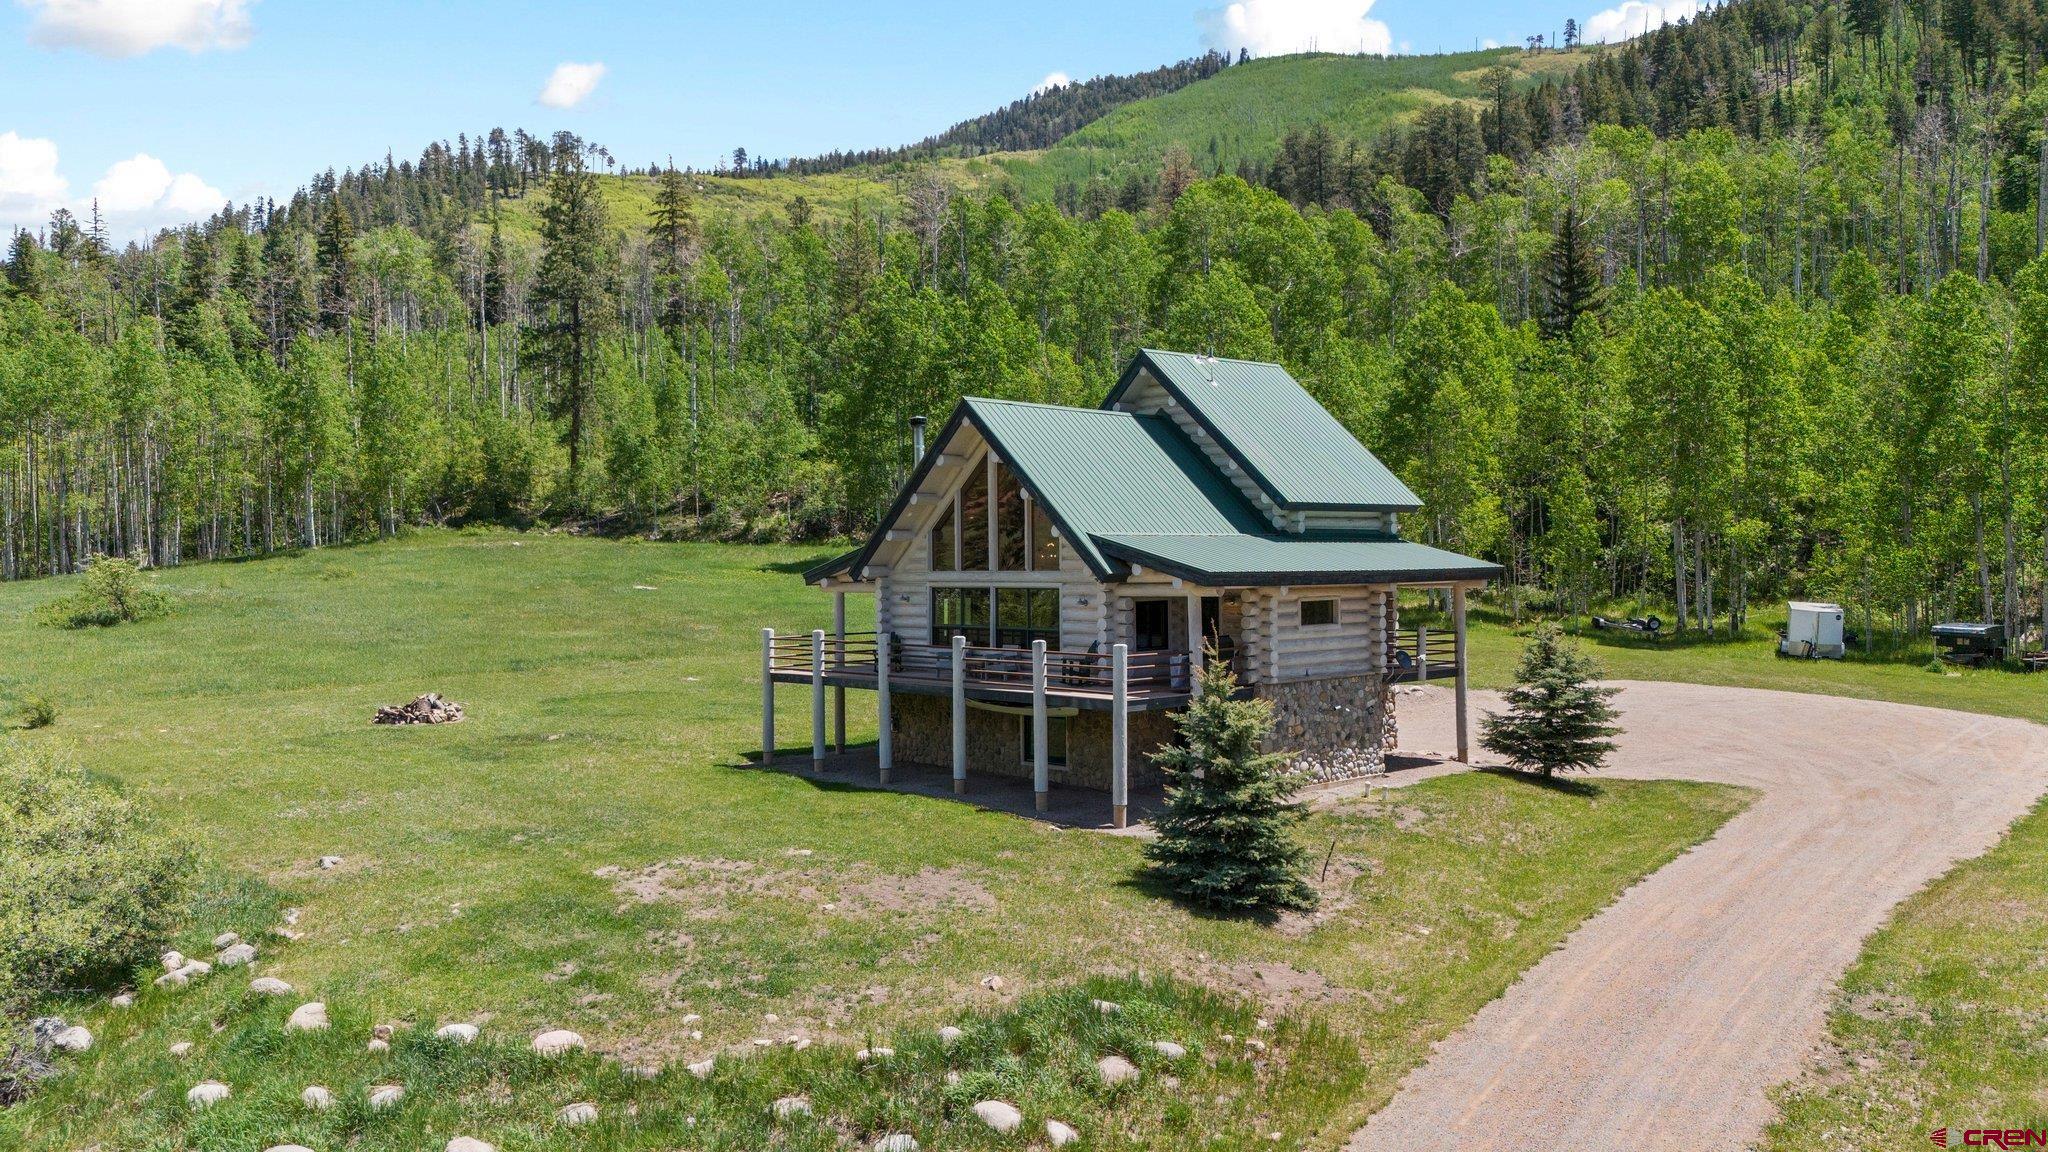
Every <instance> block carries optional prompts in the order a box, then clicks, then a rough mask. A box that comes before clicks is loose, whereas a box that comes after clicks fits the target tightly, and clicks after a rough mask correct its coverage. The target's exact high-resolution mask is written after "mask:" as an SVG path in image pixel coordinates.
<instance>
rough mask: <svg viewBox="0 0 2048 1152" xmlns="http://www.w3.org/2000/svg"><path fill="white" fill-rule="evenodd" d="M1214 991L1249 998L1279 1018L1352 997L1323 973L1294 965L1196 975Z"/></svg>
mask: <svg viewBox="0 0 2048 1152" xmlns="http://www.w3.org/2000/svg"><path fill="white" fill-rule="evenodd" d="M1197 975H1198V978H1199V979H1200V980H1201V981H1202V983H1203V984H1204V985H1205V986H1207V987H1209V988H1214V989H1219V990H1222V991H1227V992H1232V993H1236V994H1240V995H1245V996H1250V997H1252V998H1254V999H1256V1000H1257V1001H1258V1002H1259V1003H1260V1004H1261V1005H1263V1006H1264V1008H1265V1010H1266V1011H1267V1012H1268V1013H1270V1014H1272V1015H1277V1016H1286V1015H1292V1014H1293V1013H1295V1012H1296V1011H1298V1010H1300V1009H1301V1008H1303V1007H1305V1006H1308V1005H1312V1004H1328V1003H1333V1002H1335V1001H1338V1000H1342V999H1345V998H1346V997H1349V996H1351V995H1352V992H1351V991H1350V990H1349V989H1345V988H1340V987H1338V986H1337V985H1335V984H1333V983H1331V982H1330V979H1329V977H1327V976H1324V975H1323V974H1322V973H1320V972H1315V971H1311V970H1309V969H1305V968H1297V967H1295V966H1294V965H1292V964H1280V963H1271V962H1268V963H1241V964H1212V965H1209V966H1207V967H1205V968H1203V969H1201V970H1200V972H1199V973H1198V974H1197Z"/></svg>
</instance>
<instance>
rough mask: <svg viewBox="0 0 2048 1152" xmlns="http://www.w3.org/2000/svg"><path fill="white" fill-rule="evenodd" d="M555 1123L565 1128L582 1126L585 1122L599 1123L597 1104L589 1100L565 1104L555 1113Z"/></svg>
mask: <svg viewBox="0 0 2048 1152" xmlns="http://www.w3.org/2000/svg"><path fill="white" fill-rule="evenodd" d="M555 1123H557V1124H560V1125H561V1126H562V1127H564V1128H581V1127H582V1126H583V1125H585V1124H595V1123H597V1105H595V1104H592V1103H589V1102H587V1101H581V1102H578V1103H575V1104H564V1105H562V1108H561V1110H560V1111H558V1112H556V1113H555Z"/></svg>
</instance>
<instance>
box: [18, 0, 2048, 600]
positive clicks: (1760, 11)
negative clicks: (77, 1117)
mask: <svg viewBox="0 0 2048 1152" xmlns="http://www.w3.org/2000/svg"><path fill="white" fill-rule="evenodd" d="M2043 11H2044V9H2043V5H2042V3H2041V0H2002V2H2000V0H1993V2H1987V0H1967V3H1965V2H1964V0H1951V2H1950V3H1946V4H1942V3H1937V2H1936V0H1912V2H1908V3H1905V4H1903V5H1893V4H1877V3H1874V2H1869V0H1850V2H1848V3H1847V4H1846V5H1835V4H1828V3H1823V4H1817V5H1816V4H1804V3H1784V2H1782V0H1744V2H1741V3H1736V4H1730V5H1726V6H1724V7H1721V8H1719V9H1717V10H1714V11H1712V12H1710V13H1705V14H1703V15H1702V16H1701V17H1700V18H1699V19H1697V20H1696V21H1693V22H1691V23H1688V24H1683V25H1673V26H1669V27H1666V28H1664V29H1662V30H1659V31H1656V32H1654V33H1652V34H1650V35H1648V36H1645V37H1642V38H1639V39H1637V40H1635V41H1631V42H1630V43H1629V44H1627V45H1625V46H1622V47H1619V48H1615V49H1608V50H1602V51H1594V50H1587V51H1585V52H1584V53H1583V54H1584V56H1585V60H1584V62H1583V63H1582V64H1581V65H1579V66H1578V67H1576V68H1574V69H1570V70H1568V71H1564V72H1556V71H1552V72H1549V73H1546V75H1547V76H1548V78H1547V79H1544V80H1541V81H1539V82H1535V83H1530V82H1527V81H1519V82H1518V81H1517V80H1516V79H1515V77H1514V75H1513V74H1512V73H1510V72H1508V71H1507V70H1506V69H1502V70H1500V71H1499V73H1497V74H1495V75H1493V76H1490V77H1489V82H1488V84H1487V85H1486V86H1485V92H1486V96H1485V98H1484V99H1482V100H1480V101H1478V102H1476V104H1468V103H1445V104H1443V105H1441V106H1438V107H1435V108H1433V109H1431V110H1430V111H1428V112H1427V113H1425V114H1424V115H1423V116H1421V117H1420V118H1419V119H1418V120H1417V121H1416V122H1414V123H1413V124H1411V125H1409V126H1407V127H1405V128H1403V129H1402V130H1401V131H1399V132H1397V133H1394V134H1392V135H1382V136H1378V137H1376V138H1374V139H1364V140H1361V139H1354V138H1350V137H1347V135H1346V134H1345V128H1344V125H1342V124H1314V125H1303V126H1302V129H1301V131H1299V132H1296V133H1292V134H1290V135H1289V137H1288V139H1287V141H1286V143H1285V144H1284V145H1283V147H1282V148H1281V149H1280V151H1279V153H1278V154H1277V155H1276V156H1274V157H1273V158H1272V160H1271V161H1270V162H1269V163H1265V164H1260V165H1247V166H1246V167H1245V169H1244V170H1242V171H1236V172H1231V173H1215V172H1209V171H1204V170H1203V169H1202V168H1201V167H1200V166H1199V165H1198V164H1197V163H1196V162H1195V161H1194V160H1193V159H1192V157H1191V156H1190V155H1189V154H1188V153H1187V152H1186V151H1185V150H1182V149H1175V150H1173V151H1172V152H1170V153H1169V154H1168V156H1167V157H1166V159H1165V162H1164V164H1163V165H1162V166H1161V168H1160V170H1159V171H1158V172H1156V173H1154V174H1152V175H1151V176H1150V178H1148V179H1143V180H1139V181H1137V182H1136V183H1135V186H1133V182H1132V181H1128V180H1126V181H1123V182H1121V183H1119V184H1118V185H1117V186H1115V187H1100V188H1089V189H1080V190H1076V192H1075V194H1073V195H1067V196H1062V197H1059V198H1057V199H1056V200H1055V201H1054V202H1031V203H1027V202H1023V201H1022V199H1021V197H1019V196H1018V195H1017V194H1016V193H1015V192H1014V191H1012V190H1010V189H1008V188H1006V187H1005V186H1003V185H1001V184H997V185H995V186H993V187H991V188H988V189H984V190H975V191H968V190H965V189H963V186H962V185H961V184H960V182H958V181H957V180H954V179H951V178H950V177H949V170H948V169H947V168H946V166H945V165H944V163H943V162H935V163H932V164H929V165H925V166H922V167H915V168H914V169H913V174H912V176H911V183H910V185H909V190H908V192H907V194H905V195H903V196H901V197H900V198H897V197H891V198H888V199H887V200H886V202H876V203H872V204H869V205H866V206H865V207H863V208H860V209H857V210H853V211H847V212H841V213H832V214H828V213H826V212H824V211H821V210H816V209H814V208H813V207H811V205H810V204H809V203H808V202H807V201H805V200H804V199H803V198H801V197H798V198H796V199H794V200H792V201H790V202H789V203H790V208H789V210H788V211H786V212H776V213H752V214H747V213H736V212H730V211H726V212H715V213H714V212H708V211H706V210H705V206H704V204H703V203H702V197H701V195H700V194H699V192H698V190H697V183H696V182H695V181H693V180H692V178H690V177H689V176H688V175H687V174H684V173H678V172H673V171H663V172H662V173H661V175H660V177H659V180H658V183H657V189H658V191H657V195H656V197H655V205H654V210H653V212H652V215H651V219H649V220H647V221H645V222H640V221H635V222H633V223H632V224H631V225H630V226H627V225H622V224H621V223H620V222H619V220H618V219H617V218H616V216H615V214H614V213H612V212H611V211H609V210H608V208H607V202H606V198H605V191H606V188H607V186H608V185H609V184H610V182H612V181H613V180H614V178H613V177H612V176H609V175H607V174H606V173H607V170H608V169H611V168H613V167H615V162H614V161H613V160H612V158H611V157H610V156H608V155H607V154H605V153H604V152H603V151H602V150H601V149H595V148H592V147H591V146H589V145H588V144H586V143H585V142H583V141H580V140H577V139H575V138H574V137H569V136H558V137H552V138H547V139H541V138H536V137H529V136H526V135H524V134H518V133H515V134H512V135H509V136H508V135H506V134H505V133H502V132H492V133H489V134H487V135H486V136H484V137H483V138H481V139H479V140H474V141H472V140H470V139H466V138H465V139H463V140H460V141H458V142H457V143H456V144H454V145H437V146H436V147H434V148H432V149H429V150H428V152H427V153H426V154H425V155H423V156H422V157H421V158H420V159H419V161H418V162H416V163H414V162H407V163H401V164H393V163H389V162H387V163H385V164H383V165H378V166H371V167H367V168H363V169H360V170H358V171H355V172H351V173H346V174H343V175H340V176H336V175H333V174H327V175H323V176H322V177H321V178H320V179H318V180H315V181H314V182H312V183H311V184H310V185H309V186H308V187H307V188H306V189H305V190H303V191H302V192H301V193H299V194H298V195H297V196H295V197H294V198H293V199H292V200H291V201H290V202H289V203H282V204H270V203H265V204H261V205H255V206H250V207H246V208H235V209H230V210H227V211H224V212H222V213H221V214H220V215H218V216H216V217H215V218H214V219H212V220H209V221H207V222H206V223H205V224H203V225H201V226H197V227H194V228H191V229H186V230H182V231H177V232H170V233H165V234H163V235H161V236H159V237H158V238H156V239H155V240H154V241H153V242H151V243H149V244H140V245H131V246H128V247H127V248H125V249H122V250H120V251H114V250H111V249H110V248H109V246H108V245H107V244H106V243H105V242H104V238H103V237H101V236H100V235H98V231H97V229H96V228H94V227H93V226H91V225H89V224H88V225H83V226H82V225H80V224H79V223H78V222H77V221H74V220H72V219H70V218H69V217H68V216H63V215H60V218H59V219H57V220H53V221H52V222H51V224H50V226H49V227H48V228H46V229H44V230H43V232H42V233H41V235H40V237H38V236H34V235H30V234H28V233H21V234H17V235H16V236H15V237H14V239H13V242H12V244H11V246H10V248H9V250H8V253H7V259H6V269H5V271H6V287H5V288H4V289H0V573H4V574H5V575H6V576H8V577H20V576H27V575H34V574H40V573H49V572H58V571H69V570H73V569H75V568H76V567H78V566H79V564H80V563H81V562H82V561H83V560H84V558H86V557H87V556H89V555H91V554H94V553H103V552H116V553H126V554H130V555H134V556H137V557H139V558H142V559H144V560H146V561H147V562H149V563H153V564H158V565H167V564H175V563H179V562H181V561H185V560H190V559H194V558H214V557H224V556H236V555H246V554H251V553H260V552H264V551H268V550H272V549H281V548H295V547H317V546H320V545H324V544H328V543H331V542H336V541H342V540H349V539H363V538H372V537H375V536H377V535H379V534H385V533H391V532H394V531H397V530H399V529H400V528H401V527H402V526H404V525H406V524H414V523H426V522H437V523H451V522H452V523H461V522H475V521H492V522H518V523H525V522H536V521H538V522H547V523H565V524H571V525H574V526H577V527H579V528H581V529H586V530H604V531H622V532H623V531H635V532H664V533H673V534H692V535H703V536H711V537H720V538H793V537H794V538H823V537H827V536H833V535H838V534H843V533H848V532H853V531H857V530H860V529H862V528H864V527H866V526H868V525H870V524H872V523H873V521H874V518H875V517H876V515H877V514H878V513H879V510H880V509H881V508H882V507H883V506H884V504H885V502H886V500H887V498H888V496H889V494H890V492H891V489H892V486H893V485H894V484H895V483H897V482H898V481H899V480H900V478H901V477H902V476H903V474H904V472H905V469H906V467H907V465H908V463H909V452H910V449H909V444H908V438H907V432H906V430H905V423H906V420H907V418H908V417H910V416H912V415H916V414H928V415H931V416H933V417H941V416H943V415H944V414H946V413H947V412H948V411H949V410H950V408H951V406H952V405H953V403H954V402H955V401H956V399H957V398H958V397H959V396H960V395H962V394H965V393H972V394H979V395H990V396H1000V397H1009V398H1016V399H1030V400H1043V401H1053V402H1061V403H1079V404H1087V403H1093V402H1095V401H1097V400H1099V399H1100V397H1101V396H1102V395H1103V394H1104V393H1105V392H1106V390H1107V389H1108V387H1109V386H1110V384H1111V383H1112V382H1113V380H1114V377H1115V373H1116V371H1117V369H1118V368H1119V367H1120V365H1121V364H1122V363H1123V362H1124V361H1125V359H1126V358H1127V357H1128V356H1129V355H1130V354H1131V352H1132V351H1133V350H1134V349H1136V348H1138V347H1140V346H1142V345H1146V344H1155V345H1160V346H1166V347H1173V348H1182V349H1188V350H1195V351H1204V352H1210V353H1214V354H1218V355H1226V356H1241V357H1248V358H1257V359H1276V360H1279V361H1280V362H1282V363H1284V364H1286V365H1287V366H1288V367H1289V368H1290V370H1291V371H1293V372H1294V373H1295V375H1296V376H1297V377H1298V378H1300V379H1301V380H1302V381H1303V382H1304V383H1305V384H1306V385H1307V386H1308V387H1309V388H1310V389H1311V390H1312V391H1313V392H1314V393H1315V394H1316V395H1317V396H1318V397H1319V398H1320V399H1321V400H1322V401H1323V402H1324V403H1326V404H1327V405H1328V406H1329V407H1330V408H1331V409H1332V410H1333V411H1334V412H1336V413H1337V414H1338V415H1339V417H1340V418H1341V419H1342V420H1344V421H1345V423H1346V424H1348V425H1349V426H1350V427H1351V428H1352V429H1353V430H1354V431H1356V432H1357V434H1358V435H1359V436H1360V438H1361V439H1362V440H1364V442H1365V443H1366V444H1367V445H1369V446H1370V447H1372V448H1373V449H1374V451H1375V452H1376V453H1378V454H1379V455H1380V456H1381V457H1382V458H1383V459H1385V460H1386V461H1387V462H1388V463H1389V464H1390V465H1391V466H1392V467H1394V468H1395V469H1396V470H1397V471H1398V472H1399V473H1400V474H1401V475H1402V476H1403V477H1404V478H1405V479H1406V480H1407V481H1408V483H1409V484H1410V485H1411V486H1412V487H1414V488H1415V490H1416V491H1417V492H1418V493H1420V494H1421V495H1422V497H1423V498H1424V500H1425V502H1426V508H1425V509H1424V510H1423V511H1422V512H1421V513H1418V514H1416V515H1415V516H1413V517H1410V518H1408V519H1407V521H1406V522H1405V524H1404V528H1405V529H1406V531H1407V532H1408V534H1409V535H1411V536H1414V537H1417V538H1421V539H1426V540H1430V541H1433V542H1437V543H1441V544H1443V545H1445V546H1448V547H1453V548H1458V549H1462V550H1465V551H1469V552H1472V553H1475V554H1479V555H1484V556H1488V557H1491V558H1494V559H1497V560H1499V561H1500V562H1502V563H1503V564H1505V565H1507V566H1508V568H1509V570H1510V572H1511V573H1512V576H1513V579H1512V581H1511V582H1510V587H1509V589H1508V591H1507V593H1506V595H1507V597H1508V598H1509V599H1510V600H1511V601H1512V602H1513V603H1514V604H1515V605H1516V606H1517V608H1519V607H1520V606H1522V605H1524V604H1535V605H1539V606H1555V607H1560V608H1564V609H1569V610H1584V609H1585V608H1586V607H1588V606H1589V605H1592V604H1596V603H1599V602H1602V601H1606V600H1610V599H1634V598H1642V599H1647V600H1650V601H1652V602H1656V603H1662V604H1667V605H1671V606H1672V607H1674V608H1675V609H1676V612H1677V618H1678V619H1679V620H1681V621H1683V622H1684V623H1685V624H1686V626H1688V627H1698V628H1715V629H1727V628H1731V627H1737V626H1740V625H1741V624H1742V622H1743V620H1744V618H1745V615H1746V613H1747V611H1748V608H1749V605H1750V603H1751V602H1752V601H1756V600H1761V599H1762V598H1763V597H1766V596H1769V597H1777V596H1782V595H1784V594H1787V593H1798V594H1809V595H1817V596H1826V597H1831V598H1837V599H1840V600H1842V601H1844V602H1845V603H1848V604H1850V605H1852V606H1853V611H1854V613H1855V614H1856V616H1857V623H1858V624H1859V625H1860V626H1861V627H1862V631H1863V632H1864V634H1865V636H1866V637H1877V636H1880V635H1883V634H1886V633H1892V634H1900V635H1910V634H1914V633H1918V632H1920V631H1922V630H1924V628H1925V626H1926V625H1927V624H1928V623H1929V622H1930V621H1931V620H1932V619H1934V618H1935V617H1938V616H1944V615H1948V614H1952V613H1953V614H1962V615H1967V616H1971V617H1983V618H1988V619H2005V620H2008V621H2010V622H2012V623H2014V624H2016V625H2017V624H2020V623H2022V622H2024V621H2025V620H2028V619H2037V618H2039V617H2041V616H2042V615H2043V614H2048V595H2044V587H2048V260H2044V259H2043V258H2042V256H2041V255H2040V254H2041V252H2042V249H2043V246H2044V241H2048V194H2044V193H2048V87H2044V86H2043V85H2041V84H2040V83H2039V72H2040V65H2041V56H2042V48H2043V42H2044V31H2043V29H2044V24H2043ZM1219 66H1220V62H1219ZM778 178H782V179H794V178H793V177H788V176H782V177H778ZM514 203H516V204H518V205H519V206H521V207H522V208H530V209H531V210H532V211H533V212H534V213H535V214H537V216H538V234H537V238H536V237H534V236H533V234H532V233H531V232H530V231H527V232H522V231H520V230H515V229H512V228H509V227H506V226H505V213H507V212H508V211H509V206H510V205H512V204H514Z"/></svg>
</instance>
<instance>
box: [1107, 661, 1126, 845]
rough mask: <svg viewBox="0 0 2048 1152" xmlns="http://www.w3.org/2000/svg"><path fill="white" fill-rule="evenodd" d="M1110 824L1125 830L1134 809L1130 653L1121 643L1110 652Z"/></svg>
mask: <svg viewBox="0 0 2048 1152" xmlns="http://www.w3.org/2000/svg"><path fill="white" fill-rule="evenodd" d="M1109 682H1110V695H1111V697H1112V701H1111V704H1110V709H1109V803H1110V818H1109V822H1110V823H1111V824H1113V825H1115V826H1116V827H1118V828H1123V827H1126V826H1127V824H1128V821H1129V819H1130V807H1131V764H1130V757H1131V748H1130V736H1131V717H1130V702H1131V654H1130V648H1129V647H1128V646H1126V645H1123V644H1118V645H1115V646H1114V647H1112V648H1111V649H1110V650H1109Z"/></svg>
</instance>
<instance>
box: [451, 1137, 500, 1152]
mask: <svg viewBox="0 0 2048 1152" xmlns="http://www.w3.org/2000/svg"><path fill="white" fill-rule="evenodd" d="M447 1152H498V1150H497V1148H496V1147H494V1146H492V1145H491V1144H488V1143H486V1142H484V1141H482V1140H479V1139H477V1138H476V1137H474V1136H457V1137H456V1138H455V1139H453V1140H450V1141H449V1142H448V1147H447Z"/></svg>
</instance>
